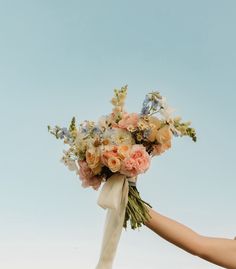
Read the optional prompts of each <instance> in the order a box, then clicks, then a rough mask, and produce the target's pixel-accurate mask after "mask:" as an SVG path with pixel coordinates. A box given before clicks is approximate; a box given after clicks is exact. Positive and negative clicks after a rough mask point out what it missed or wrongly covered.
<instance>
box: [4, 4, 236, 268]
mask: <svg viewBox="0 0 236 269" xmlns="http://www.w3.org/2000/svg"><path fill="white" fill-rule="evenodd" d="M235 9H236V3H235V1H230V0H227V1H218V0H214V1H213V0H212V1H209V0H204V1H202V0H200V1H189V0H188V1H187V0H186V1H183V0H179V1H157V0H156V1H123V0H120V1H112V0H110V1H108V0H103V1H90V0H87V1H78V0H77V1H75V0H68V1H62V0H57V1H56V0H47V1H46V0H40V1H39V0H37V1H36V0H23V1H16V0H11V1H7V0H5V1H4V0H0V38H1V42H0V78H1V79H0V115H1V116H0V117H1V126H2V131H1V153H2V154H1V155H0V161H1V169H0V182H1V188H0V219H1V221H0V267H1V268H4V269H16V268H17V269H18V268H24V269H31V268H34V269H42V268H44V269H66V268H70V269H75V268H81V269H91V268H95V265H96V263H97V261H98V257H99V252H100V246H101V240H102V233H103V226H104V221H105V215H106V211H105V210H103V209H102V208H100V207H99V206H98V205H97V204H96V202H97V198H98V194H99V191H98V192H96V191H94V190H92V189H83V188H82V187H81V183H80V181H79V179H78V177H76V175H75V174H74V173H72V172H70V171H69V170H67V168H66V167H65V166H64V165H63V164H62V163H60V162H59V160H60V158H61V155H62V150H63V148H64V146H63V143H62V141H57V140H56V139H54V137H53V136H51V135H50V134H49V133H48V132H47V125H48V124H50V125H56V124H57V125H60V126H67V125H68V123H69V121H70V120H71V118H72V116H76V118H77V120H78V122H80V121H82V120H84V119H91V120H97V119H98V118H99V116H100V115H104V114H107V113H109V112H110V111H111V108H112V107H111V104H110V103H109V101H110V99H111V98H112V96H113V89H114V88H120V87H121V86H123V85H125V84H128V96H127V102H126V109H127V110H128V111H130V112H139V111H140V109H141V105H142V101H143V99H144V97H145V94H146V93H148V92H150V91H153V90H159V91H160V92H161V94H162V95H163V96H165V97H166V98H167V100H168V103H169V104H170V105H171V106H172V107H174V108H175V109H176V111H175V113H174V114H175V115H180V116H181V117H182V119H183V120H186V121H188V120H191V121H192V126H193V127H194V128H195V129H196V131H197V136H198V141H197V143H193V142H192V141H191V139H190V138H188V137H184V138H174V141H173V146H172V149H171V150H169V151H168V152H166V153H165V154H163V155H162V156H160V157H157V158H155V159H154V160H153V163H152V166H151V168H150V170H149V171H148V172H146V174H144V175H142V176H140V177H139V181H138V189H139V191H140V192H141V195H142V198H143V199H144V200H146V201H148V202H149V203H151V204H152V206H153V208H154V209H155V210H157V211H158V212H160V213H161V214H163V215H166V216H168V217H170V218H172V219H175V220H177V221H179V222H182V223H184V224H185V225H187V226H189V227H190V228H192V229H193V230H195V231H196V232H198V233H200V234H203V235H208V236H217V237H227V238H233V237H234V236H236V214H235V202H236V198H235V191H236V178H235V155H234V154H235V149H236V143H235V137H234V136H235V133H236V127H235V112H236V108H235V99H236V93H235V85H236V51H235V48H236V36H235V24H236V17H235ZM133 268H135V269H141V268H142V269H143V268H147V269H156V268H160V269H167V268H168V269H169V268H176V269H178V268H181V269H189V268H191V269H195V268H196V269H197V268H201V269H207V268H209V269H210V268H218V267H217V266H214V265H212V264H210V263H208V262H206V261H204V260H200V259H199V258H197V257H194V256H191V255H190V254H188V253H186V252H184V251H183V250H181V249H178V248H177V247H175V246H174V245H172V244H170V243H168V242H167V241H165V240H163V239H162V238H160V237H159V236H157V235H156V234H154V233H153V232H152V231H150V230H148V228H146V227H143V228H142V229H140V230H139V231H132V230H131V229H129V230H128V231H123V233H122V237H121V240H120V244H119V248H118V251H117V254H116V258H115V262H114V269H133Z"/></svg>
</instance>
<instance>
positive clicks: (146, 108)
mask: <svg viewBox="0 0 236 269" xmlns="http://www.w3.org/2000/svg"><path fill="white" fill-rule="evenodd" d="M148 114H149V107H148V106H144V107H143V108H142V111H141V115H148Z"/></svg>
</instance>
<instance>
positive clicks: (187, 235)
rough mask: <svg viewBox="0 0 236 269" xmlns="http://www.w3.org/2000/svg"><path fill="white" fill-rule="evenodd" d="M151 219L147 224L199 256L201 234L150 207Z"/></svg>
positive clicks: (168, 239) (177, 244)
mask: <svg viewBox="0 0 236 269" xmlns="http://www.w3.org/2000/svg"><path fill="white" fill-rule="evenodd" d="M149 214H150V215H151V220H150V221H149V222H148V223H145V225H146V226H147V227H148V228H150V229H151V230H152V231H154V232H155V233H156V234H158V235H159V236H161V237H162V238H164V239H166V240H167V241H169V242H171V243H172V244H174V245H176V246H178V247H180V248H182V249H184V250H186V251H188V252H190V253H191V254H193V255H197V256H199V252H198V251H199V249H200V235H199V234H197V233H196V232H194V231H193V230H191V229H190V228H188V227H186V226H184V225H183V224H181V223H179V222H177V221H175V220H172V219H170V218H168V217H165V216H163V215H161V214H159V213H157V212H156V211H154V210H153V209H151V208H149Z"/></svg>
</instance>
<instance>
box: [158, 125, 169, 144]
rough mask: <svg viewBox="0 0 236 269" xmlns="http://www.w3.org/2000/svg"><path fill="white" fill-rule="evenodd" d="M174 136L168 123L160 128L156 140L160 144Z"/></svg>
mask: <svg viewBox="0 0 236 269" xmlns="http://www.w3.org/2000/svg"><path fill="white" fill-rule="evenodd" d="M171 138H172V132H171V130H170V127H169V126H168V125H165V126H163V127H162V128H161V129H159V130H158V132H157V134H156V140H157V141H158V142H159V143H160V144H165V143H166V142H168V141H169V140H171Z"/></svg>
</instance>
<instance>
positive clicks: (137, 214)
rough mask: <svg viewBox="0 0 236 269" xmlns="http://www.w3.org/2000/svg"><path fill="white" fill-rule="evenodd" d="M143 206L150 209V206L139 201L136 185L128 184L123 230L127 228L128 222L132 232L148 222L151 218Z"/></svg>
mask: <svg viewBox="0 0 236 269" xmlns="http://www.w3.org/2000/svg"><path fill="white" fill-rule="evenodd" d="M145 205H147V206H149V207H150V208H152V206H151V205H150V204H148V203H147V202H145V201H144V200H142V199H141V197H140V195H139V191H138V190H137V188H136V185H135V184H132V183H131V184H129V194H128V203H127V206H126V212H125V218H124V224H123V227H124V228H125V229H126V228H127V222H128V221H130V225H131V228H132V229H133V230H134V229H136V228H139V227H141V226H142V225H144V223H145V222H147V221H149V220H150V218H151V216H150V214H149V212H148V209H147V207H146V206H145Z"/></svg>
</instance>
